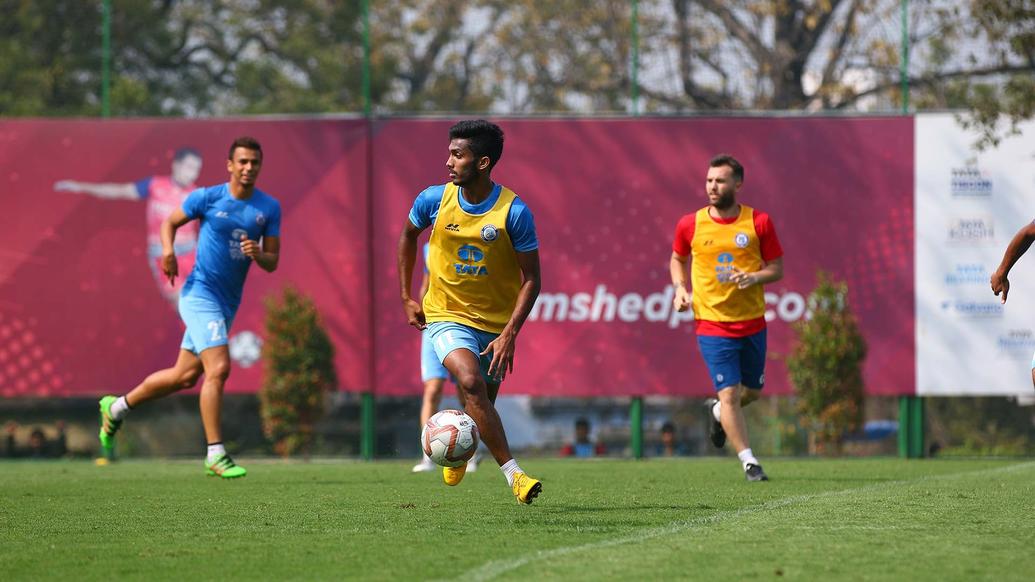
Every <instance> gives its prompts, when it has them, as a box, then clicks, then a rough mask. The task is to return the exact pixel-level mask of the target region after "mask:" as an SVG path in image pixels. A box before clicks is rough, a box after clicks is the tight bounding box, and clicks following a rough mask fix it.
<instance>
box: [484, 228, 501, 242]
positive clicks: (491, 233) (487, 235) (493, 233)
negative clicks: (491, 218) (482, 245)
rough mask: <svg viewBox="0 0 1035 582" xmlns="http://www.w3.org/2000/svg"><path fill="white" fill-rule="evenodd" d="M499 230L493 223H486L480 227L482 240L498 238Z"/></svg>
mask: <svg viewBox="0 0 1035 582" xmlns="http://www.w3.org/2000/svg"><path fill="white" fill-rule="evenodd" d="M499 236H500V231H499V229H498V228H496V226H495V225H492V224H486V225H485V226H483V227H482V240H483V241H485V242H492V241H494V240H496V239H497V238H499Z"/></svg>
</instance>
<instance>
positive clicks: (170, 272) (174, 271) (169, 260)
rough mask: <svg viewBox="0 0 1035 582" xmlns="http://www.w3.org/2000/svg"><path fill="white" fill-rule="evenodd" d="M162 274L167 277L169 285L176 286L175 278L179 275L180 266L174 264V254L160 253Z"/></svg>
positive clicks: (176, 263)
mask: <svg viewBox="0 0 1035 582" xmlns="http://www.w3.org/2000/svg"><path fill="white" fill-rule="evenodd" d="M162 272H163V273H165V276H166V277H169V285H175V284H176V276H177V275H179V274H180V264H179V263H178V262H176V254H175V253H169V254H165V253H162Z"/></svg>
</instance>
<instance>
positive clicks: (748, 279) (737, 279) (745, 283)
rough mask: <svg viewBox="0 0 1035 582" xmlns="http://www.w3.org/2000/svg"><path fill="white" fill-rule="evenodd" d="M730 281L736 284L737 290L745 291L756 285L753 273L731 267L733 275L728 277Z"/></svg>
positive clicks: (755, 277)
mask: <svg viewBox="0 0 1035 582" xmlns="http://www.w3.org/2000/svg"><path fill="white" fill-rule="evenodd" d="M730 281H732V282H733V283H736V284H737V289H747V288H748V287H750V286H752V285H757V284H758V276H757V275H756V274H755V273H748V272H745V271H741V270H740V269H738V268H736V267H733V274H732V275H730Z"/></svg>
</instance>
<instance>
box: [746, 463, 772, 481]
mask: <svg viewBox="0 0 1035 582" xmlns="http://www.w3.org/2000/svg"><path fill="white" fill-rule="evenodd" d="M744 477H746V478H747V480H748V481H768V480H769V477H766V474H765V471H763V470H762V465H756V464H754V463H748V466H747V468H746V469H744Z"/></svg>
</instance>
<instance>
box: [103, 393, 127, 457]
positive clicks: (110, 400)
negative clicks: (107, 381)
mask: <svg viewBox="0 0 1035 582" xmlns="http://www.w3.org/2000/svg"><path fill="white" fill-rule="evenodd" d="M116 400H118V398H117V397H115V396H105V397H104V398H101V400H100V402H99V403H98V404H99V405H100V409H101V431H100V432H99V433H98V434H97V437H98V438H99V439H100V441H101V452H102V453H103V455H104V457H105V458H106V459H113V458H115V433H117V432H119V427H121V426H122V421H121V420H115V419H114V418H112V416H111V405H112V404H115V401H116Z"/></svg>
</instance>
